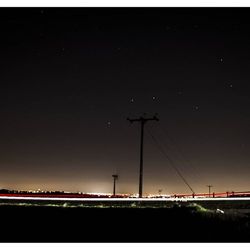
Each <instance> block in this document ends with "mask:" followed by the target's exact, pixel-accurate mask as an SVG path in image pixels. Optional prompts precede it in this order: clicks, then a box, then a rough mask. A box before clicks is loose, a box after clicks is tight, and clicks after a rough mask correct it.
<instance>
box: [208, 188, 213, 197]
mask: <svg viewBox="0 0 250 250" xmlns="http://www.w3.org/2000/svg"><path fill="white" fill-rule="evenodd" d="M207 187H208V194H209V196H208V197H210V194H211V187H213V186H212V185H207Z"/></svg>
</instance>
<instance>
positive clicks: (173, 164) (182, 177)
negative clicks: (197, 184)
mask: <svg viewBox="0 0 250 250" xmlns="http://www.w3.org/2000/svg"><path fill="white" fill-rule="evenodd" d="M146 131H147V133H148V134H149V135H150V137H151V138H152V140H153V141H154V143H155V145H156V146H157V148H158V149H159V151H160V152H161V153H162V154H163V155H164V156H165V157H166V158H167V160H168V161H169V163H170V166H171V167H172V168H173V169H174V170H175V171H176V173H177V174H178V175H179V176H180V178H181V179H182V180H183V182H184V183H185V184H186V185H187V187H188V188H189V189H190V190H191V192H192V193H193V194H194V193H195V192H194V190H193V188H192V187H191V185H190V184H189V183H188V181H187V180H186V178H185V177H184V176H183V174H182V173H181V172H180V170H179V169H178V168H177V167H176V165H175V163H174V162H173V160H172V159H171V158H170V157H169V155H168V154H167V153H166V152H165V150H164V149H163V147H162V146H161V144H160V143H159V142H158V140H157V139H156V138H155V136H154V135H153V134H152V133H151V131H150V130H149V129H147V128H146Z"/></svg>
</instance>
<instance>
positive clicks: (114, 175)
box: [112, 174, 118, 196]
mask: <svg viewBox="0 0 250 250" xmlns="http://www.w3.org/2000/svg"><path fill="white" fill-rule="evenodd" d="M112 177H113V178H114V186H113V195H114V196H115V188H116V180H117V179H118V175H117V174H113V175H112Z"/></svg>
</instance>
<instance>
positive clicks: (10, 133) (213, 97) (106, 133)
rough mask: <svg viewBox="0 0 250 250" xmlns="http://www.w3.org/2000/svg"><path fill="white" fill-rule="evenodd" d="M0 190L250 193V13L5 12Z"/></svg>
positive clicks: (0, 20) (1, 22)
mask: <svg viewBox="0 0 250 250" xmlns="http://www.w3.org/2000/svg"><path fill="white" fill-rule="evenodd" d="M0 34H1V35H0V38H1V39H0V59H1V60H0V63H1V65H0V66H1V74H0V115H1V122H0V186H1V187H2V188H10V189H12V188H13V189H24V190H29V189H38V188H40V189H45V190H66V191H82V192H112V177H111V175H112V174H114V173H118V174H119V176H120V178H119V181H118V190H117V191H118V192H121V193H137V192H138V173H139V139H140V137H139V136H140V133H139V132H140V130H139V124H136V123H135V124H132V125H131V124H130V123H129V122H128V121H127V120H126V118H127V117H128V116H129V117H130V118H137V117H139V116H141V115H142V114H143V113H146V114H147V115H146V116H148V117H150V116H152V115H154V114H155V113H158V116H159V118H160V121H159V122H149V123H147V125H146V129H147V130H146V131H145V157H144V159H145V164H144V173H145V175H144V193H158V190H159V189H162V190H163V191H162V192H163V193H180V192H184V193H190V190H189V189H188V187H187V186H186V185H185V183H184V182H183V181H182V180H181V178H180V177H179V176H178V174H177V173H176V171H175V170H174V169H173V167H172V166H171V164H170V163H169V162H168V160H167V159H166V157H165V156H164V155H163V154H162V153H161V152H160V151H159V149H158V148H157V146H156V144H155V141H154V140H153V139H152V138H151V136H150V135H151V134H152V135H153V136H154V138H156V139H157V141H158V143H159V144H160V145H161V147H162V148H163V149H164V151H165V153H166V154H167V155H168V156H169V157H170V158H171V159H172V161H173V162H174V164H175V166H176V167H178V169H179V171H181V173H182V174H183V176H184V177H185V178H186V179H187V181H188V182H189V184H190V185H191V186H192V188H193V189H194V190H195V192H204V191H207V187H206V185H208V184H212V185H213V186H214V187H213V191H217V192H219V191H222V192H224V191H232V190H233V191H246V190H249V189H250V186H249V184H250V183H249V176H250V153H249V152H250V140H249V139H250V85H249V82H250V9H249V8H244V9H242V8H120V9H119V8H9V9H6V8H1V9H0Z"/></svg>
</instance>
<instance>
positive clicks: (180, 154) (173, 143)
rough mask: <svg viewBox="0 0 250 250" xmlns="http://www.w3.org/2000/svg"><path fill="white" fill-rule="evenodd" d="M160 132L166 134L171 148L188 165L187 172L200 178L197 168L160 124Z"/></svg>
mask: <svg viewBox="0 0 250 250" xmlns="http://www.w3.org/2000/svg"><path fill="white" fill-rule="evenodd" d="M159 128H160V130H161V132H162V134H164V135H165V136H166V138H167V139H168V141H169V142H170V143H171V144H172V149H173V150H174V149H175V151H176V152H177V155H179V156H180V160H181V161H183V162H184V163H185V164H186V165H188V166H189V169H190V170H191V171H190V172H189V173H191V175H193V176H194V177H195V179H201V176H200V174H199V172H198V169H197V168H196V167H195V166H194V164H193V163H192V162H191V160H190V159H189V158H188V157H186V156H185V154H184V153H183V150H182V149H181V148H180V146H179V145H178V144H177V142H176V141H175V140H174V139H173V138H172V137H171V136H170V135H169V133H168V132H167V131H166V129H164V128H163V127H162V126H159Z"/></svg>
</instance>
